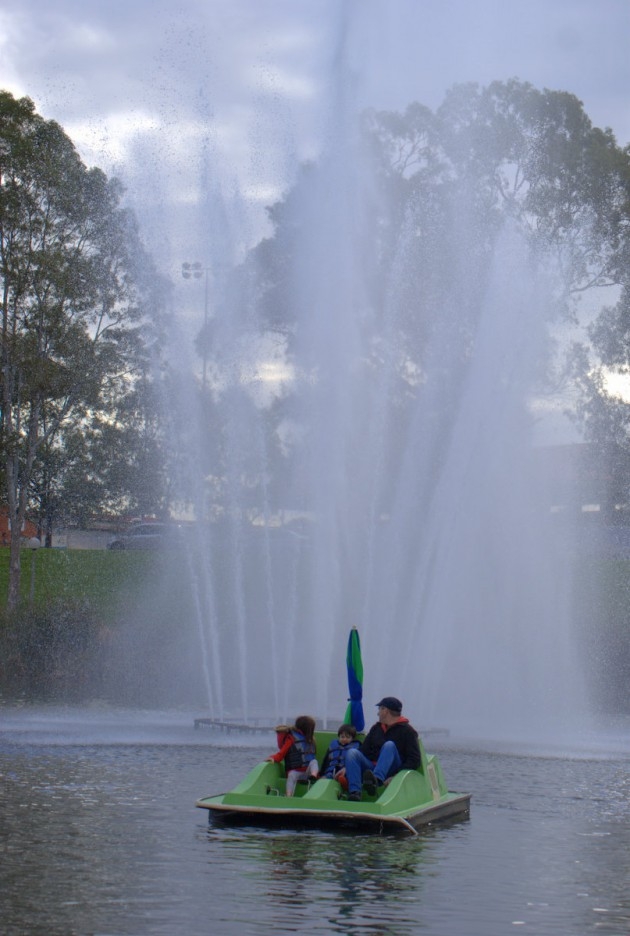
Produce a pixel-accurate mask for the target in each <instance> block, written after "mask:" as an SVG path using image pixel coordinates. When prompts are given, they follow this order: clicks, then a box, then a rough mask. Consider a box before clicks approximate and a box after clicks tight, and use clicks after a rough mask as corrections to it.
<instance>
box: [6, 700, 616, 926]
mask: <svg viewBox="0 0 630 936" xmlns="http://www.w3.org/2000/svg"><path fill="white" fill-rule="evenodd" d="M0 718H1V719H2V721H1V723H0V795H1V804H0V809H1V812H0V932H1V933H2V934H4V936H17V934H20V936H22V934H27V936H39V934H42V936H43V934H46V936H57V934H59V936H62V934H63V936H72V934H81V936H83V934H99V936H101V934H103V936H104V934H107V936H117V934H125V936H129V934H134V936H136V934H137V936H140V934H168V936H179V934H182V936H196V934H205V933H213V934H224V933H225V934H248V933H252V934H258V933H261V934H262V933H293V932H297V933H321V934H327V933H342V934H379V936H380V934H408V933H426V934H429V936H460V934H461V936H503V934H508V933H515V932H524V933H530V934H535V936H546V934H561V936H572V934H575V936H584V934H588V933H605V934H616V936H617V934H618V936H622V934H623V936H628V934H630V743H629V744H628V745H626V743H625V740H623V741H622V743H621V744H619V743H616V745H615V750H614V751H608V752H606V751H605V750H599V751H598V752H596V753H593V752H591V753H590V754H585V753H584V752H582V753H581V754H580V755H579V756H574V755H571V754H567V755H564V756H562V757H549V756H545V757H543V756H534V755H532V754H530V755H528V756H524V755H522V754H521V755H516V754H514V753H496V752H491V751H489V750H470V749H468V750H467V749H465V748H455V747H454V746H453V745H452V744H449V745H448V746H447V745H445V743H444V742H440V745H439V748H438V745H437V744H434V745H431V744H429V743H427V747H428V748H429V749H432V750H436V749H438V750H439V753H440V758H441V761H442V764H443V766H444V769H445V773H446V777H447V780H448V782H449V786H450V787H451V789H456V790H468V791H470V792H472V794H473V801H472V812H471V818H470V820H469V821H463V822H459V823H456V824H453V825H450V826H448V827H436V828H435V829H432V830H430V831H428V832H426V833H423V834H421V835H419V836H416V837H407V836H403V837H400V836H389V837H374V836H371V835H353V834H349V833H343V834H342V833H322V832H317V831H313V830H311V831H306V832H305V831H273V830H268V829H267V830H260V829H255V828H250V827H245V828H243V827H240V828H229V827H221V826H214V825H209V824H208V814H207V812H206V811H205V810H199V809H196V808H195V806H194V803H195V800H196V799H197V798H198V797H199V796H202V795H205V794H209V793H216V792H223V791H224V790H225V789H227V788H229V787H230V786H233V785H234V783H235V782H236V781H237V780H238V779H240V778H241V776H242V775H243V774H244V773H245V772H246V771H247V770H248V769H249V768H250V767H251V766H252V765H253V764H255V763H256V762H257V761H258V760H260V759H261V757H262V756H264V755H266V754H267V753H269V752H270V750H272V748H273V742H274V736H273V734H271V733H270V737H269V742H270V743H269V744H265V743H264V740H265V739H262V741H261V739H260V738H259V737H258V738H254V737H250V738H245V739H242V738H241V739H233V737H232V738H231V739H226V738H223V739H222V738H221V737H220V736H217V735H216V734H215V733H214V732H212V731H209V730H204V729H201V730H198V731H195V730H194V729H193V727H192V716H190V717H188V716H181V715H178V716H172V715H157V714H144V715H131V714H129V713H127V714H125V715H124V716H118V717H116V718H109V717H102V716H89V717H88V716H81V715H76V714H75V715H72V714H69V713H65V714H60V713H58V712H57V713H52V714H49V715H48V716H43V717H42V716H41V715H39V716H37V717H35V716H33V714H32V713H13V714H11V713H6V711H2V710H0ZM246 745H249V746H246Z"/></svg>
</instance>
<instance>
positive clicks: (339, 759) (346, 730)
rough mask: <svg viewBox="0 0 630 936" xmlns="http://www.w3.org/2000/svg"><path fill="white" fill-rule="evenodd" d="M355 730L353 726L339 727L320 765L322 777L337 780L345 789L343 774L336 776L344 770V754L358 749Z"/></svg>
mask: <svg viewBox="0 0 630 936" xmlns="http://www.w3.org/2000/svg"><path fill="white" fill-rule="evenodd" d="M358 747H359V742H358V741H357V729H356V728H355V727H354V725H341V727H340V728H339V730H338V732H337V738H336V739H335V740H333V741H331V742H330V747H329V748H328V751H327V753H326V757H325V758H324V763H323V764H322V776H324V777H327V778H328V779H329V780H338V781H339V783H340V784H341V785H342V787H344V788H345V787H346V786H347V783H346V778H345V774H342V775H341V776H338V774H339V771H340V770H345V766H346V754H347V753H348V751H351V750H352V749H353V748H358Z"/></svg>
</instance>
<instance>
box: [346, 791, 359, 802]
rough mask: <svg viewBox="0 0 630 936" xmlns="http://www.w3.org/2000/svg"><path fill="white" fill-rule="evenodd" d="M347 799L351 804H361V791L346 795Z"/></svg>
mask: <svg viewBox="0 0 630 936" xmlns="http://www.w3.org/2000/svg"><path fill="white" fill-rule="evenodd" d="M348 799H349V800H350V802H351V803H360V802H361V791H360V790H354V791H353V792H352V793H348Z"/></svg>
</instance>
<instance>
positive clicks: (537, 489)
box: [157, 54, 583, 737]
mask: <svg viewBox="0 0 630 936" xmlns="http://www.w3.org/2000/svg"><path fill="white" fill-rule="evenodd" d="M334 69H336V70H337V72H336V78H335V80H334V81H333V85H334V87H335V88H336V89H337V90H338V89H342V91H344V92H345V91H346V90H347V88H349V87H351V86H352V82H351V81H349V80H348V76H347V74H346V73H345V71H344V69H345V65H344V61H343V55H342V54H338V55H337V56H336V58H335V65H334ZM333 97H334V95H333ZM331 114H332V115H333V118H332V119H331V122H330V126H329V129H328V133H327V143H326V144H325V145H323V147H322V154H321V158H320V160H319V162H318V165H317V167H316V168H312V167H311V168H310V169H305V170H304V171H303V172H302V174H298V175H297V176H296V179H295V185H294V188H293V190H292V191H291V192H290V193H289V194H288V195H287V197H286V200H285V202H284V203H283V204H282V206H281V208H280V209H278V210H277V212H276V216H277V217H279V218H280V219H281V220H280V223H279V225H278V227H277V230H276V239H275V242H274V243H270V242H267V246H266V247H265V246H263V247H258V248H257V249H256V250H255V251H254V252H253V253H252V255H251V256H250V257H249V258H248V259H247V260H246V264H245V266H244V267H243V268H241V271H240V272H239V271H238V270H237V271H236V272H235V273H233V274H230V273H229V272H226V270H227V267H228V266H229V264H230V262H231V261H232V260H233V258H234V257H235V256H236V255H237V250H236V247H235V245H231V244H230V243H229V237H228V239H227V240H228V243H227V244H226V239H221V238H220V237H219V236H218V233H217V231H216V229H215V228H214V227H213V226H212V223H211V222H210V221H208V225H207V230H206V232H205V234H204V242H205V243H206V244H207V245H209V246H208V250H209V253H210V255H209V256H208V257H207V258H206V259H205V260H204V263H205V264H207V266H208V269H209V270H211V271H212V272H211V280H212V284H211V289H212V303H211V304H212V321H211V329H212V349H211V352H210V360H209V362H208V363H209V377H208V381H209V387H208V393H207V400H206V403H205V404H203V403H202V404H201V405H200V403H199V394H198V392H197V390H195V389H194V388H192V387H191V385H190V383H189V384H188V390H187V391H186V393H185V394H184V395H183V396H182V397H180V403H179V407H180V408H179V413H180V417H181V414H182V413H186V419H182V418H179V419H176V420H174V421H173V440H174V446H175V448H176V449H178V450H179V451H184V450H186V451H188V452H189V455H188V457H187V459H186V461H187V464H188V467H189V468H192V472H191V476H194V479H193V481H192V482H190V483H189V486H188V491H189V493H190V491H191V490H192V491H193V494H192V499H193V501H194V502H195V507H196V515H197V517H205V518H206V519H208V518H209V514H211V513H212V512H211V511H209V510H208V493H207V488H208V478H209V477H210V476H214V477H215V479H216V478H217V477H219V476H221V482H220V483H221V488H222V491H221V495H220V498H218V501H220V503H221V508H222V514H221V516H220V518H219V519H218V520H217V518H216V516H214V515H213V516H211V517H210V519H212V520H213V522H209V523H203V524H200V525H199V528H198V530H197V533H196V537H197V540H196V541H195V543H194V547H193V553H194V561H191V562H189V568H190V569H191V583H190V592H191V594H192V595H193V599H192V600H191V605H190V608H189V611H190V612H191V614H192V617H193V618H194V626H193V627H192V629H191V633H190V636H189V641H190V649H189V651H188V656H187V658H186V659H187V662H188V664H190V665H191V666H192V668H193V669H194V670H195V677H194V681H196V683H198V684H199V686H202V687H203V693H204V695H205V696H207V698H205V699H204V703H203V704H204V705H206V706H207V710H208V713H209V715H211V716H212V717H214V718H217V719H221V718H223V717H225V716H227V715H230V716H232V717H236V718H239V719H241V720H252V719H253V718H255V717H258V716H268V717H269V718H271V719H273V718H287V717H291V716H293V715H295V714H296V713H297V712H298V711H299V710H306V711H312V712H314V713H316V714H319V715H324V716H327V715H331V716H333V717H334V716H335V713H339V715H341V714H342V713H343V710H344V707H345V675H344V648H345V640H346V636H347V632H348V629H349V628H350V627H351V626H352V625H356V626H357V627H358V628H359V630H360V633H361V637H362V643H363V653H364V664H365V672H366V683H365V693H366V701H367V703H368V705H369V703H370V702H371V701H372V700H376V699H377V698H379V697H380V696H382V695H383V693H386V692H395V693H396V694H397V695H398V696H400V697H401V698H402V699H403V700H404V702H405V706H406V710H407V711H408V712H409V714H410V716H411V717H412V718H413V720H414V721H415V722H416V723H418V724H421V725H425V726H426V725H444V726H445V727H448V728H450V729H451V730H454V731H458V730H459V731H464V730H467V731H472V732H475V733H478V734H482V735H484V736H486V735H487V736H491V737H496V736H505V737H512V736H514V735H520V736H529V735H532V736H537V735H538V734H539V732H540V730H541V723H542V722H543V720H544V723H545V725H546V727H547V728H548V729H549V731H550V732H551V733H553V732H556V733H558V732H562V731H565V730H566V729H567V726H570V725H575V724H576V723H578V721H579V718H580V717H581V715H582V712H583V705H582V700H583V692H582V691H581V683H580V679H581V677H580V675H579V667H578V665H577V661H576V659H575V640H574V635H573V634H572V632H571V631H572V624H571V582H570V563H569V562H568V559H567V554H566V550H565V549H564V548H563V547H562V544H559V543H558V542H556V540H555V538H554V536H553V535H551V531H550V530H549V527H548V517H547V516H546V512H545V506H546V505H545V494H544V491H543V490H541V478H540V476H539V474H538V473H537V471H536V466H535V454H534V452H533V449H532V428H533V418H532V413H531V404H532V401H533V399H534V397H535V395H536V393H537V389H538V385H537V382H538V379H539V371H540V360H541V358H542V357H543V356H544V354H545V342H546V334H545V329H546V315H547V308H548V296H547V290H548V289H549V287H548V285H547V282H546V274H545V275H544V276H543V274H542V273H537V272H536V269H535V267H534V266H533V265H532V264H533V258H532V256H531V255H530V254H529V252H528V248H527V247H526V244H525V240H524V239H522V238H521V237H520V236H519V234H518V232H517V231H516V230H515V229H514V228H513V227H511V226H510V224H505V225H504V226H503V227H502V228H501V230H500V231H494V232H493V234H492V236H493V238H494V248H493V251H492V256H493V259H492V261H491V262H490V260H489V257H490V252H489V251H488V252H485V253H484V248H483V247H482V246H481V245H480V244H479V237H478V231H477V229H476V228H475V223H476V222H475V216H474V212H475V210H477V209H476V208H475V206H474V205H473V201H474V199H473V198H472V196H471V197H470V198H468V197H467V195H466V192H465V191H462V190H460V191H456V192H453V194H452V197H451V199H450V201H449V202H448V204H446V203H444V204H442V205H441V206H437V207H436V205H435V204H431V202H430V199H429V198H426V199H425V201H424V202H423V197H424V196H423V194H422V189H421V188H420V189H418V190H416V193H415V195H409V197H408V199H407V203H406V205H405V206H404V208H402V209H401V208H400V206H396V205H394V204H393V203H392V204H390V203H388V201H387V200H388V198H391V197H392V194H391V189H390V190H389V193H388V191H387V189H386V187H384V186H383V184H382V179H381V180H379V177H378V175H377V173H376V172H375V167H374V165H373V164H371V162H370V156H369V151H368V149H367V147H366V146H365V144H364V142H363V141H362V138H361V135H360V133H359V130H358V127H357V124H356V121H355V115H354V110H353V105H352V102H351V101H348V100H347V99H346V97H345V94H337V96H336V99H335V100H334V101H333V104H332V106H331ZM401 179H402V176H401ZM213 197H214V196H213ZM213 204H214V209H216V208H217V207H218V208H219V209H220V210H218V211H217V210H210V211H209V212H208V214H209V215H214V216H215V217H216V216H217V214H218V215H219V216H220V217H221V218H223V219H224V218H225V217H226V215H227V212H225V211H223V210H221V206H220V203H219V202H215V203H213ZM206 207H208V206H206ZM210 208H211V209H212V208H213V206H212V205H210ZM447 218H448V224H446V220H445V219H447ZM477 220H478V219H477ZM486 233H487V232H486ZM484 236H485V235H484ZM233 247H234V249H232V248H233ZM213 251H214V254H213ZM279 259H280V261H281V262H282V263H283V264H284V266H285V269H284V270H283V271H282V274H281V281H282V282H281V286H280V287H278V285H277V283H275V284H273V285H274V287H275V288H276V291H275V292H273V291H270V288H269V287H270V281H271V280H272V279H273V275H272V274H270V270H271V269H273V264H274V263H277V262H278V261H279ZM275 273H276V274H277V273H278V268H277V267H276V268H275ZM274 275H275V274H274ZM276 306H277V308H276ZM270 310H271V312H272V313H273V314H271V315H270ZM274 316H275V318H276V319H277V318H279V319H280V320H282V322H283V323H284V324H283V325H282V324H280V325H279V324H278V321H276V320H274ZM173 344H174V345H175V346H177V347H178V348H179V349H180V350H181V346H182V345H181V342H178V341H176V340H175V341H174V342H173ZM272 353H273V354H274V355H275V360H274V365H275V366H276V369H277V370H278V371H279V372H280V373H281V377H282V379H281V380H280V381H279V382H277V383H276V388H277V387H278V386H279V387H280V389H279V390H278V389H276V391H275V393H271V394H270V395H267V396H266V397H265V396H264V395H263V394H261V392H260V388H261V386H262V383H263V380H262V376H261V375H262V371H263V367H264V364H265V362H267V363H268V362H269V359H270V356H271V354H272ZM181 363H182V367H183V370H185V371H189V370H190V367H191V362H190V360H186V361H183V362H181ZM184 383H185V382H183V383H182V384H181V386H184ZM182 401H183V402H182ZM209 422H211V423H212V429H211V431H207V425H208V423H209ZM279 478H280V479H281V480H278V479H279ZM204 479H205V480H204ZM261 479H262V480H261ZM254 515H255V522H253V518H254ZM291 518H293V519H294V520H295V521H297V522H294V523H287V522H286V521H287V519H291ZM193 573H194V574H193ZM168 593H169V585H168V584H164V591H163V592H161V593H160V596H159V599H157V601H158V603H159V604H162V605H163V604H164V603H165V602H167V596H168ZM175 613H177V612H175ZM199 646H200V647H201V651H200V652H199ZM368 717H369V716H368Z"/></svg>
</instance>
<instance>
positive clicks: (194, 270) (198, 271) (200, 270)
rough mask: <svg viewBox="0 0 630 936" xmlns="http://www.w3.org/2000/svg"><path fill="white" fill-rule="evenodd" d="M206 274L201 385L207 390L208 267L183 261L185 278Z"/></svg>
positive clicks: (194, 277)
mask: <svg viewBox="0 0 630 936" xmlns="http://www.w3.org/2000/svg"><path fill="white" fill-rule="evenodd" d="M204 274H205V283H204V290H203V340H202V343H201V349H202V362H203V367H202V376H201V386H202V388H203V390H204V392H205V390H206V384H207V375H208V348H207V344H206V342H207V340H208V267H204V266H202V264H201V263H199V261H196V262H195V263H182V276H183V277H184V279H201V277H202V276H204Z"/></svg>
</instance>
